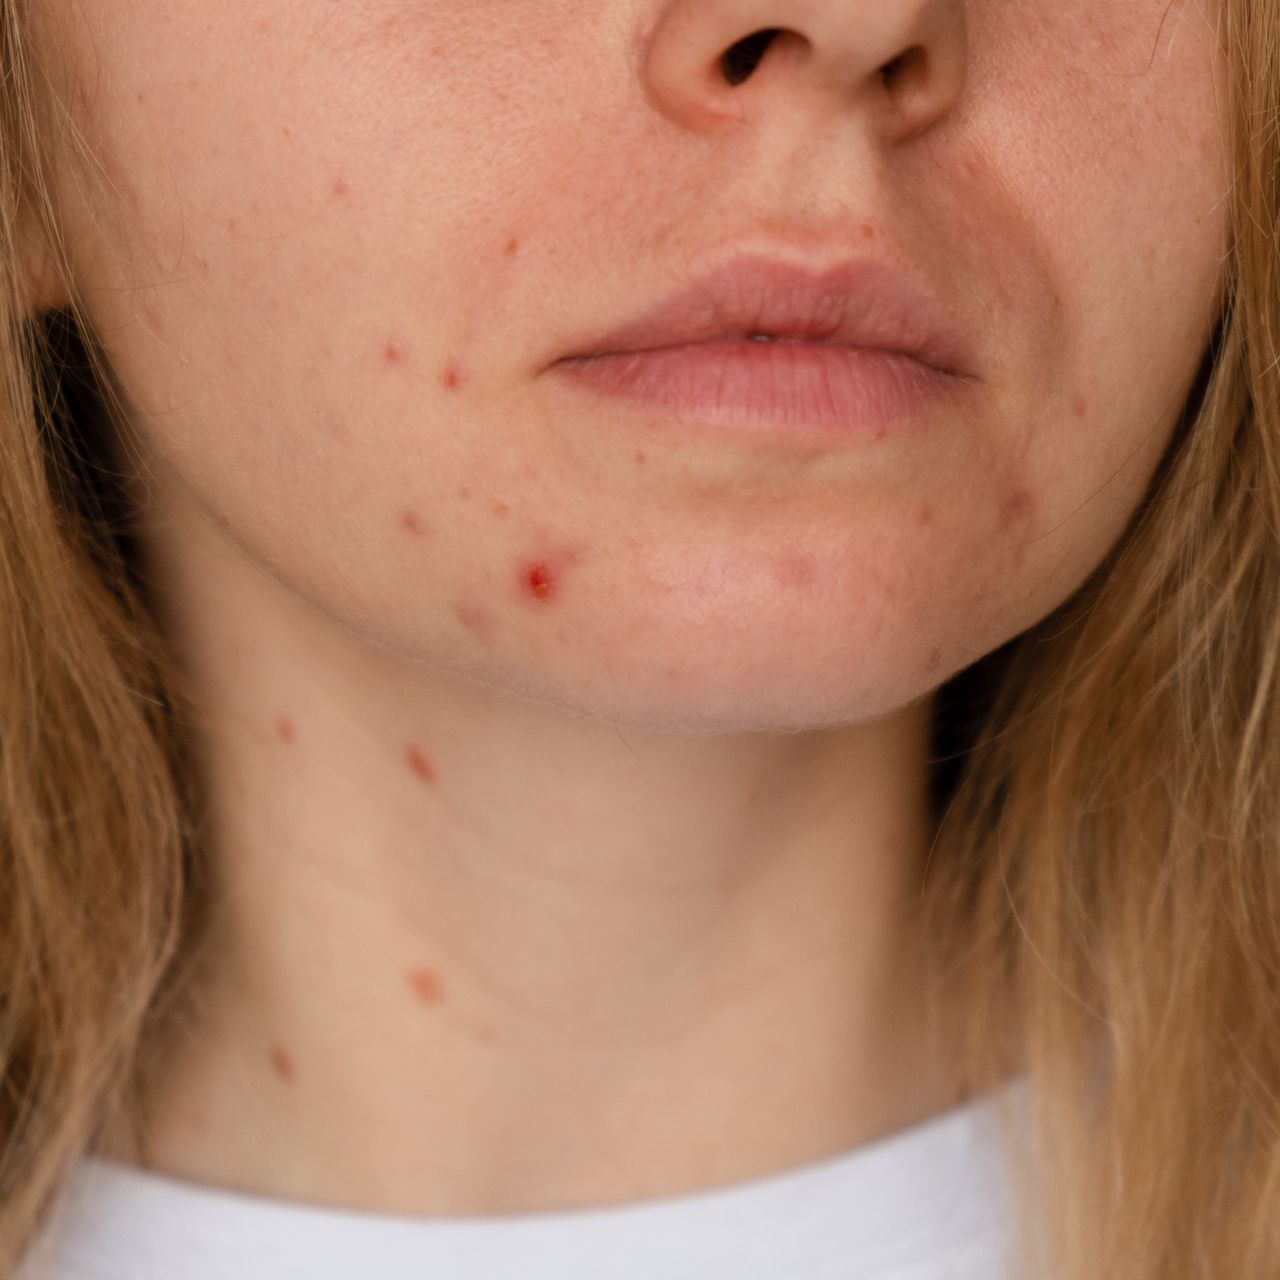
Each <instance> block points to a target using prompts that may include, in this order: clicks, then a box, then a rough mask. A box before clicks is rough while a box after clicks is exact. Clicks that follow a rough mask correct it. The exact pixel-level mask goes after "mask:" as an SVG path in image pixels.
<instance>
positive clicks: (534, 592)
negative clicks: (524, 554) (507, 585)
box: [521, 563, 555, 600]
mask: <svg viewBox="0 0 1280 1280" xmlns="http://www.w3.org/2000/svg"><path fill="white" fill-rule="evenodd" d="M521 578H522V581H523V584H524V589H525V591H526V592H528V594H529V595H531V596H532V597H533V598H534V599H535V600H549V599H550V598H551V593H552V591H553V590H554V589H555V580H554V579H553V578H552V576H551V570H550V569H548V568H547V566H546V565H545V564H542V563H538V564H531V565H528V566H527V567H525V568H523V569H522V570H521Z"/></svg>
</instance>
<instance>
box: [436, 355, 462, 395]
mask: <svg viewBox="0 0 1280 1280" xmlns="http://www.w3.org/2000/svg"><path fill="white" fill-rule="evenodd" d="M466 380H467V379H466V374H464V373H463V372H462V370H461V369H460V368H459V367H458V365H457V364H456V363H455V362H453V361H451V362H450V363H449V364H447V365H445V368H444V372H443V373H442V374H441V375H440V382H441V384H442V385H443V386H444V388H445V389H446V390H447V391H457V390H458V388H459V387H461V386H462V384H463V383H464V382H466Z"/></svg>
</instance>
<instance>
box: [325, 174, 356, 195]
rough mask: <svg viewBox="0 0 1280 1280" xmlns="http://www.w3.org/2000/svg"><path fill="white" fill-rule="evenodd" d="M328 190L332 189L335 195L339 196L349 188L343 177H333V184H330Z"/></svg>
mask: <svg viewBox="0 0 1280 1280" xmlns="http://www.w3.org/2000/svg"><path fill="white" fill-rule="evenodd" d="M329 190H330V191H332V192H333V194H334V195H335V196H338V197H341V196H345V195H346V194H347V193H348V192H349V191H350V190H351V188H350V187H349V186H347V182H346V179H345V178H334V180H333V186H331V187H330V188H329Z"/></svg>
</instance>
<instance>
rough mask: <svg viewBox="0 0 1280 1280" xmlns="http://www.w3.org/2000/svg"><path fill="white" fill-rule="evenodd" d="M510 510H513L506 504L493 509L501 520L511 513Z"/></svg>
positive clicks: (500, 503) (501, 503) (500, 504)
mask: <svg viewBox="0 0 1280 1280" xmlns="http://www.w3.org/2000/svg"><path fill="white" fill-rule="evenodd" d="M510 510H511V508H510V507H509V506H507V504H506V503H505V502H499V503H497V504H496V505H495V507H494V508H493V514H494V515H495V516H498V517H499V518H501V517H502V516H505V515H506V514H507V512H508V511H510Z"/></svg>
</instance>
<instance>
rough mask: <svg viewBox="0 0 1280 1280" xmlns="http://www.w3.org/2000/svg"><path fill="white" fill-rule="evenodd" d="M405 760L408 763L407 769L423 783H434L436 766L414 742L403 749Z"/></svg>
mask: <svg viewBox="0 0 1280 1280" xmlns="http://www.w3.org/2000/svg"><path fill="white" fill-rule="evenodd" d="M404 756H405V759H406V760H407V761H408V762H409V768H410V769H412V770H413V771H414V773H415V774H417V775H418V777H419V778H421V779H422V781H423V782H435V780H436V766H435V764H434V762H433V761H432V759H431V757H430V756H429V755H427V753H426V752H425V751H423V749H422V748H421V747H420V746H418V744H417V743H416V742H411V743H410V744H409V746H408V747H407V748H406V749H405V753H404Z"/></svg>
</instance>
